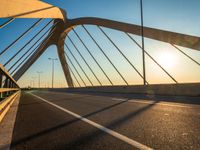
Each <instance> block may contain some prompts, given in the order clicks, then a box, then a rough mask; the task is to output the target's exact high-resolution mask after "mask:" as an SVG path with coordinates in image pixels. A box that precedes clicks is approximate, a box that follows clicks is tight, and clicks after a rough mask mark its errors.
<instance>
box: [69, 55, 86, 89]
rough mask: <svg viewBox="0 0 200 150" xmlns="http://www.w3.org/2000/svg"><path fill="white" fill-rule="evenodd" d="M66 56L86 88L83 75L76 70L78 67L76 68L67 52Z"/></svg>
mask: <svg viewBox="0 0 200 150" xmlns="http://www.w3.org/2000/svg"><path fill="white" fill-rule="evenodd" d="M65 55H66V57H67V59H68V60H69V62H70V63H71V65H72V67H73V68H74V70H75V71H76V73H77V74H78V76H79V78H80V79H81V81H82V82H83V84H84V85H85V86H86V84H85V82H84V80H83V78H82V77H81V75H80V74H79V72H78V70H77V69H76V67H75V66H74V64H73V62H72V61H71V59H70V58H69V57H68V55H67V53H66V52H65Z"/></svg>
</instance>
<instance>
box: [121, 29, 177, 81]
mask: <svg viewBox="0 0 200 150" xmlns="http://www.w3.org/2000/svg"><path fill="white" fill-rule="evenodd" d="M124 33H125V34H126V35H127V36H128V37H129V38H130V39H131V40H132V41H133V42H134V43H135V44H136V45H137V46H138V47H139V48H140V49H141V50H142V47H141V46H140V44H138V42H137V41H136V40H135V39H134V38H133V37H132V36H130V35H129V34H128V33H126V32H124ZM144 52H145V54H147V56H149V58H151V59H152V60H153V62H154V63H156V64H157V65H158V66H159V67H160V68H161V69H162V70H163V71H164V72H165V73H166V74H167V75H168V76H169V77H170V78H171V79H172V80H173V81H174V82H175V83H178V82H177V81H176V79H174V78H173V77H172V75H170V74H169V73H168V72H167V71H166V70H165V69H164V68H163V67H162V66H161V65H160V64H159V63H158V62H157V61H156V60H155V59H154V58H153V57H152V56H151V55H150V54H149V53H148V52H147V51H146V50H144Z"/></svg>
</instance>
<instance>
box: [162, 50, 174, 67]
mask: <svg viewBox="0 0 200 150" xmlns="http://www.w3.org/2000/svg"><path fill="white" fill-rule="evenodd" d="M158 62H159V64H160V65H161V66H162V67H164V68H167V69H170V68H173V67H174V66H175V64H176V57H175V55H174V54H173V53H170V52H162V53H159V54H158Z"/></svg>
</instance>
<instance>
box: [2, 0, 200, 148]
mask: <svg viewBox="0 0 200 150" xmlns="http://www.w3.org/2000/svg"><path fill="white" fill-rule="evenodd" d="M66 3H67V2H66ZM116 3H117V2H116ZM191 3H192V2H191ZM137 4H138V6H137V7H139V10H140V12H139V20H140V24H138V23H135V24H134V23H127V22H122V21H119V20H112V19H107V18H99V17H79V18H73V19H69V18H68V14H67V10H64V9H61V8H59V7H56V6H54V5H52V4H48V3H46V2H42V1H36V0H29V1H25V0H9V1H7V0H2V1H1V2H0V18H2V20H3V21H2V22H3V23H2V22H1V20H0V22H1V25H0V35H1V36H0V40H1V46H0V48H1V49H0V149H1V150H3V149H13V150H15V149H20V150H21V149H81V150H82V149H100V150H102V149H143V150H146V149H191V150H193V149H195V150H198V149H200V126H199V125H200V57H199V56H200V52H199V51H200V34H198V33H197V34H187V33H181V32H177V31H174V30H173V31H171V30H163V29H161V28H154V27H149V26H145V24H144V23H145V17H144V12H143V5H144V4H145V2H143V1H142V0H138V2H137ZM182 11H184V10H182ZM24 20H26V21H27V22H29V23H27V24H28V25H24V26H23V25H22V24H23V23H21V24H20V26H18V25H19V23H18V22H20V21H24ZM24 28H25V29H24ZM190 28H192V27H190ZM9 29H12V32H14V31H13V30H18V29H19V30H20V32H17V31H16V32H15V33H18V34H17V35H9V36H10V39H11V40H9V39H8V41H7V40H3V38H4V37H3V35H4V34H6V31H7V30H9ZM22 29H23V30H22ZM12 32H10V33H12ZM13 37H15V38H13ZM156 44H157V45H156ZM52 45H54V49H55V48H56V53H57V54H56V55H57V56H58V58H56V57H52V58H51V57H50V58H48V57H47V56H46V55H44V54H45V53H46V52H47V51H48V49H49V48H50V47H52ZM162 47H164V48H163V49H164V50H163V49H162ZM166 49H167V50H166ZM166 51H170V52H171V54H172V55H169V56H168V55H167V54H169V53H165V52H166ZM161 52H164V55H160V54H158V53H161ZM43 56H44V57H45V58H46V59H49V60H50V61H51V62H52V74H47V75H46V76H45V78H47V77H49V76H51V87H49V85H48V86H47V84H46V83H45V84H44V80H45V79H44V78H43V79H42V78H41V75H42V73H44V71H45V70H40V71H38V70H37V72H35V73H36V74H37V75H38V78H37V79H38V80H36V77H33V76H32V74H31V76H28V78H29V79H30V82H29V81H28V82H25V76H26V74H27V72H28V71H29V70H30V69H31V67H32V66H34V65H35V64H37V61H38V60H39V59H40V58H41V57H43ZM173 57H175V59H172V58H173ZM56 61H57V63H56ZM58 62H60V66H61V68H62V73H63V74H62V76H63V78H64V80H62V82H63V83H65V82H66V85H64V86H58V84H55V82H54V78H55V73H54V72H55V71H56V70H55V67H57V66H58ZM173 63H179V64H177V65H176V66H175V67H171V66H170V64H173ZM38 66H39V68H45V67H46V66H45V65H44V63H40V64H37V67H38ZM29 75H30V74H29ZM60 77H61V76H60ZM35 82H38V86H37V85H36V84H35ZM24 83H25V84H24Z"/></svg>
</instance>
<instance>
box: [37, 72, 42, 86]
mask: <svg viewBox="0 0 200 150" xmlns="http://www.w3.org/2000/svg"><path fill="white" fill-rule="evenodd" d="M37 73H38V87H39V88H40V74H41V73H42V71H37Z"/></svg>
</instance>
